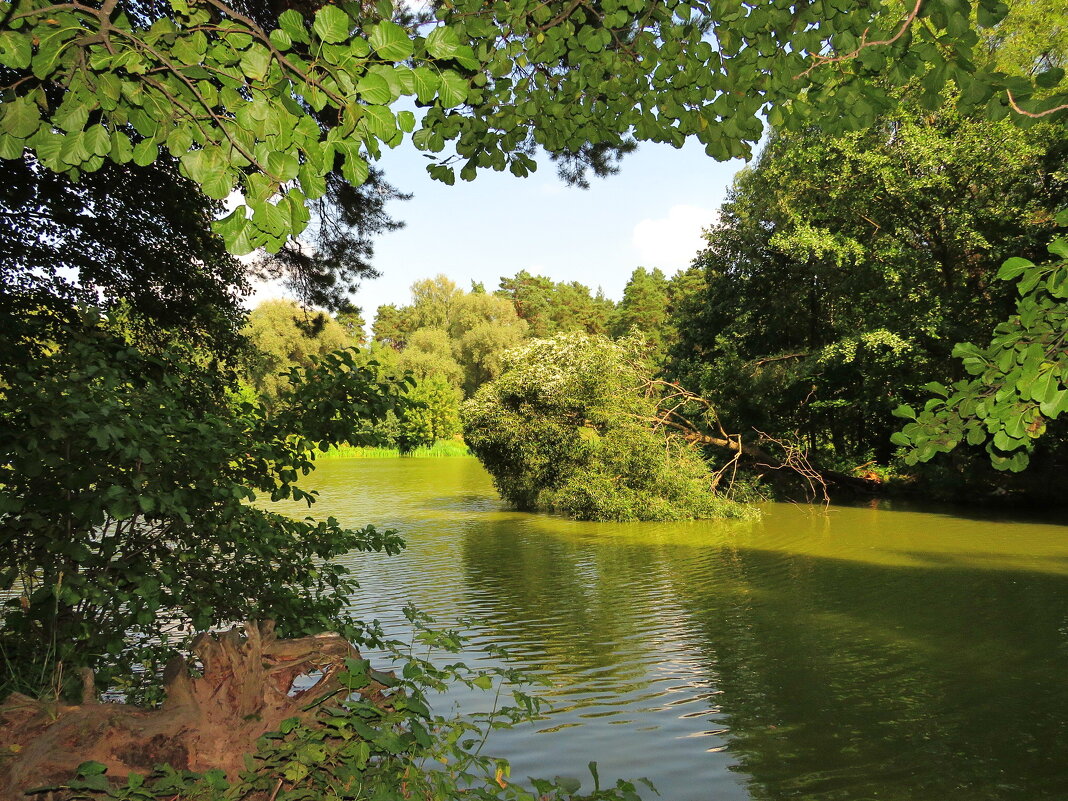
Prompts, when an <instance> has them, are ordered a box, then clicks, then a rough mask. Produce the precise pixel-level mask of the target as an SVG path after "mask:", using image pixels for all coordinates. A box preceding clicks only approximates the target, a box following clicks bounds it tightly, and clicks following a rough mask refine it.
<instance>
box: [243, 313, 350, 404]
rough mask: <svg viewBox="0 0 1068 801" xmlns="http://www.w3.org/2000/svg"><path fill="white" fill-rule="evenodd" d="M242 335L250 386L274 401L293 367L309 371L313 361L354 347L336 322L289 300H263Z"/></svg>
mask: <svg viewBox="0 0 1068 801" xmlns="http://www.w3.org/2000/svg"><path fill="white" fill-rule="evenodd" d="M243 333H244V334H245V336H246V337H247V338H248V340H249V343H250V344H251V345H252V349H253V353H252V354H251V355H250V357H249V362H250V369H249V372H250V374H251V375H250V377H251V379H252V385H253V386H254V387H255V389H256V391H257V392H259V393H260V395H261V396H262V397H264V398H265V399H267V400H268V401H273V400H274V399H276V398H277V397H278V396H279V393H280V392H281V391H282V390H284V389H285V388H286V387H287V386H288V383H289V379H288V377H287V375H286V374H287V372H288V371H289V369H290V368H292V367H310V366H311V365H312V363H313V360H314V359H317V358H321V357H323V356H325V355H326V354H327V353H330V352H331V351H335V350H339V349H341V348H347V347H351V346H352V345H354V344H356V342H354V340H353V339H352V336H351V335H350V334H349V333H348V331H346V330H345V328H344V327H342V326H341V324H340V323H338V322H337V321H336V320H335V319H333V318H332V317H329V316H327V315H326V314H324V313H322V312H318V313H312V312H309V311H307V310H306V309H302V308H301V307H300V306H299V305H297V304H296V303H294V302H293V301H289V300H266V301H264V302H263V303H261V304H260V305H259V306H257V307H256V308H255V309H253V310H252V312H251V313H250V314H249V316H248V323H247V324H246V326H245V328H244V329H243Z"/></svg>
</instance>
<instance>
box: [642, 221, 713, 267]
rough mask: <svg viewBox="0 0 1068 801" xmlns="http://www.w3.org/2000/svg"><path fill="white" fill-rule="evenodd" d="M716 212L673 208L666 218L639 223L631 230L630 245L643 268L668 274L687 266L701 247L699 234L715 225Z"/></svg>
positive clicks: (701, 240)
mask: <svg viewBox="0 0 1068 801" xmlns="http://www.w3.org/2000/svg"><path fill="white" fill-rule="evenodd" d="M716 216H717V212H715V211H713V210H711V209H702V208H700V207H698V206H682V205H680V206H672V207H671V208H670V209H669V210H668V213H667V216H666V217H662V218H660V219H657V220H649V219H646V220H642V221H641V222H639V223H638V224H637V225H635V226H634V232H633V233H632V234H631V244H633V246H634V249H635V250H636V251H637V252H638V260H639V262H640V264H641V266H643V267H650V268H652V267H659V268H660V269H662V270H663V271H664V272H666V273H668V274H671V273H673V272H675V271H676V270H681V269H683V268H685V267H689V266H690V262H691V261H693V258H694V256H696V255H697V251H699V250H701V249H702V248H703V247H704V244H705V240H704V239H703V238H702V236H701V231H702V230H703V229H705V228H707V227H708V226H710V225H712V224H713V223H714V222H715V221H716Z"/></svg>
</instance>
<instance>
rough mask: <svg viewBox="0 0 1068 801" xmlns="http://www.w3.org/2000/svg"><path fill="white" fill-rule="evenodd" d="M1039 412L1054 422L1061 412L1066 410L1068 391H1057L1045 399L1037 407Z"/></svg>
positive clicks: (1067, 406)
mask: <svg viewBox="0 0 1068 801" xmlns="http://www.w3.org/2000/svg"><path fill="white" fill-rule="evenodd" d="M1038 409H1039V411H1040V412H1042V414H1043V415H1045V416H1046V417H1048V418H1049V419H1050V420H1056V419H1057V417H1059V416H1060V415H1061V413H1062V412H1064V411H1065V410H1068V389H1062V390H1058V391H1057V392H1054V393H1052V394H1050V395H1048V396H1047V397H1046V400H1043V401H1042V402H1041V403H1040V404H1039V407H1038Z"/></svg>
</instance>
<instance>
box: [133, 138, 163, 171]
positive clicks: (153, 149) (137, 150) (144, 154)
mask: <svg viewBox="0 0 1068 801" xmlns="http://www.w3.org/2000/svg"><path fill="white" fill-rule="evenodd" d="M158 157H159V147H157V146H156V144H155V143H154V142H153V141H152V140H150V139H144V140H142V141H140V142H138V143H137V144H136V145H135V146H134V149H133V162H134V164H136V165H137V166H138V167H146V166H148V165H149V164H151V163H152V162H153V161H155V160H156V159H157V158H158Z"/></svg>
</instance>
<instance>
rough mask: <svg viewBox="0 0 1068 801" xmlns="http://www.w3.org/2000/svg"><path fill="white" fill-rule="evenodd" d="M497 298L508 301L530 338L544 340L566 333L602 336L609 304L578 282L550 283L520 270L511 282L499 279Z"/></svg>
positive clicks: (606, 328) (605, 326)
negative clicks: (513, 307) (528, 328)
mask: <svg viewBox="0 0 1068 801" xmlns="http://www.w3.org/2000/svg"><path fill="white" fill-rule="evenodd" d="M494 294H497V295H500V296H501V297H505V298H508V299H509V300H511V301H512V303H513V305H514V306H515V311H516V314H518V315H519V317H520V318H521V319H523V320H526V322H527V325H529V326H530V334H531V336H534V337H547V336H551V335H553V334H559V333H564V332H567V331H585V332H586V333H587V334H604V333H606V332H607V331H608V320H609V316H610V314H611V311H612V308H613V304H612V302H611V301H610V300H607V299H606V298H605V297H604V295H603V294H601V293H600V290H598V294H597V295H596V296H591V295H590V289H589V287H587V286H584V285H583V284H580V283H579V282H578V281H571V282H569V283H565V282H563V281H560V282H554V281H553V280H552V279H550V278H546V277H545V276H543V275H531V274H530V273H528V272H527V271H526V270H520V271H519V272H518V273H516V274H515V275H514V276H513V277H511V278H501V282H500V289H498V290H497V291H496V293H494Z"/></svg>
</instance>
